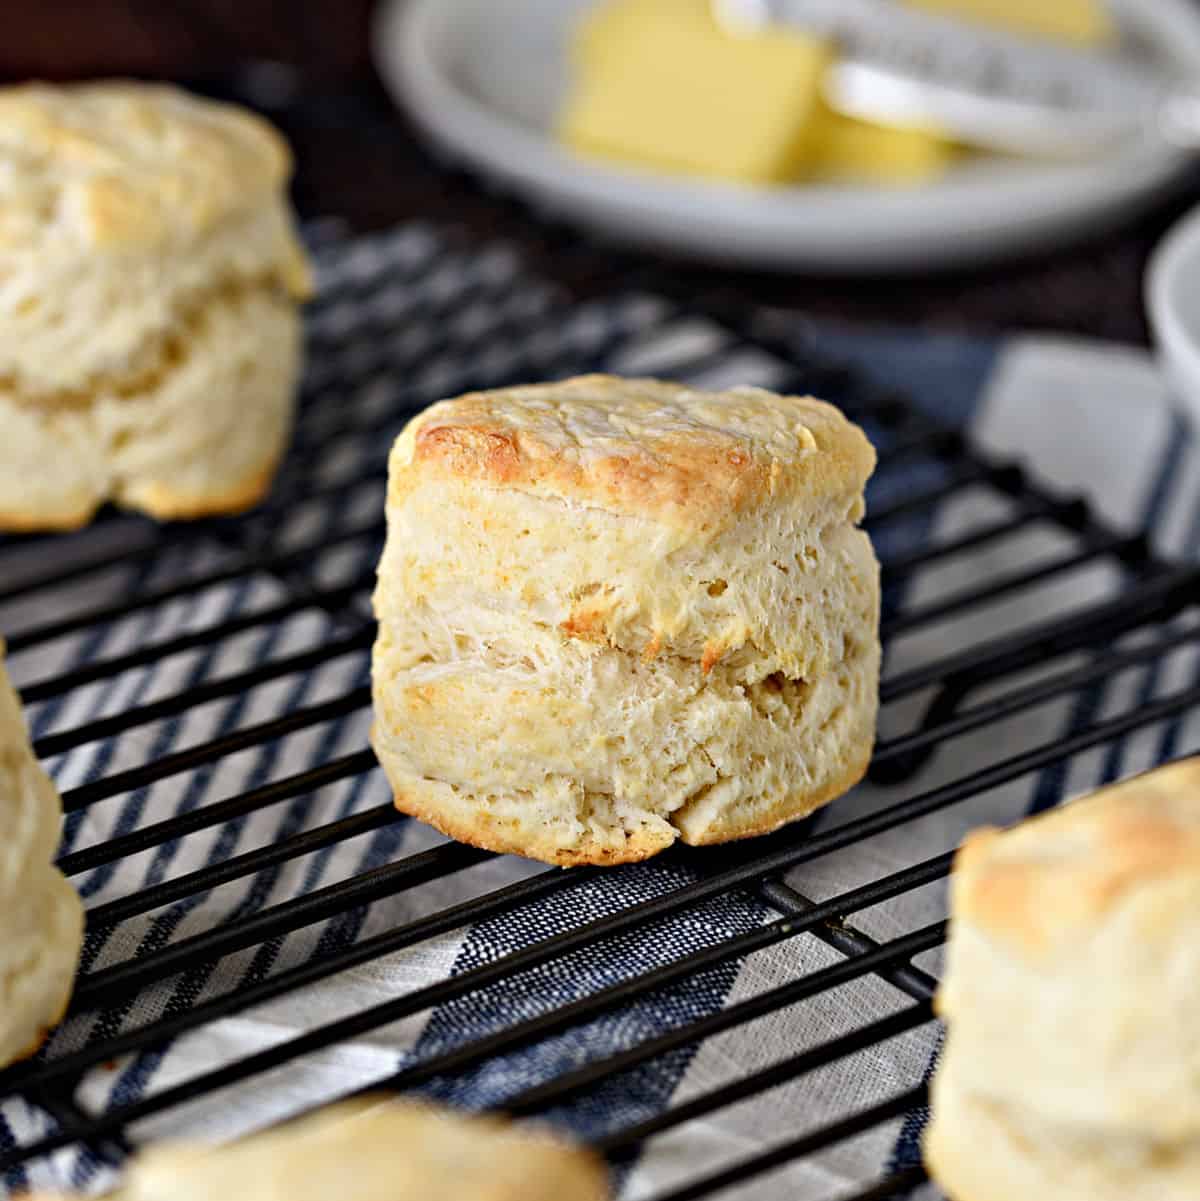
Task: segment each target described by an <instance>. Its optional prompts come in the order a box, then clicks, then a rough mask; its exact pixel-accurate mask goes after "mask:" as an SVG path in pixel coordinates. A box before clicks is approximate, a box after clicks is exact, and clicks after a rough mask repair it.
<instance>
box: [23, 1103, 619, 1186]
mask: <svg viewBox="0 0 1200 1201" xmlns="http://www.w3.org/2000/svg"><path fill="white" fill-rule="evenodd" d="M609 1195H610V1194H609V1190H608V1181H607V1172H606V1171H605V1168H604V1165H603V1164H602V1163H601V1162H600V1160H599V1159H598V1158H596V1157H595V1156H594V1155H592V1154H591V1153H590V1152H588V1151H585V1150H582V1149H580V1148H576V1147H572V1146H570V1145H568V1144H567V1143H564V1142H561V1141H559V1140H557V1139H554V1138H551V1137H550V1136H548V1135H544V1134H541V1133H537V1132H530V1131H528V1130H520V1129H518V1128H516V1127H513V1126H510V1125H509V1124H508V1123H506V1122H503V1121H501V1120H499V1119H496V1118H480V1117H465V1116H461V1115H458V1114H452V1113H450V1112H449V1111H448V1110H438V1109H433V1108H431V1107H428V1106H424V1105H412V1104H405V1103H399V1102H395V1101H376V1102H368V1101H364V1102H353V1103H349V1102H348V1103H345V1104H342V1105H336V1106H333V1107H331V1108H329V1109H327V1110H324V1111H322V1112H320V1113H318V1114H316V1115H314V1116H312V1117H309V1118H305V1119H302V1120H300V1121H296V1122H292V1123H290V1124H288V1125H286V1126H283V1127H280V1128H279V1129H277V1130H273V1131H269V1132H267V1133H265V1134H259V1135H255V1136H253V1137H251V1138H248V1139H245V1140H243V1141H241V1142H238V1143H232V1144H229V1145H228V1146H224V1147H205V1146H198V1145H186V1144H179V1145H172V1144H164V1145H162V1146H159V1147H154V1148H151V1149H150V1150H147V1151H143V1152H142V1153H141V1154H139V1155H138V1156H137V1157H136V1158H135V1159H134V1160H133V1161H132V1163H131V1165H130V1167H129V1169H128V1171H127V1172H126V1176H125V1180H124V1181H123V1183H122V1185H121V1187H120V1188H118V1189H117V1190H116V1191H115V1192H114V1193H112V1194H111V1196H112V1198H113V1199H114V1201H214V1198H220V1199H221V1201H332V1199H336V1201H607V1198H608V1197H609ZM31 1201H32V1199H31ZM42 1201H51V1198H50V1197H48V1196H45V1195H43V1197H42Z"/></svg>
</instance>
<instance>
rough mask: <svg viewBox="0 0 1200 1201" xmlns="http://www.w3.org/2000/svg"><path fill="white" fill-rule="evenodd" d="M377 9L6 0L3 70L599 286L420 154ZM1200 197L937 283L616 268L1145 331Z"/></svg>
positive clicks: (337, 210)
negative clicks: (257, 147)
mask: <svg viewBox="0 0 1200 1201" xmlns="http://www.w3.org/2000/svg"><path fill="white" fill-rule="evenodd" d="M444 2H445V3H454V0H444ZM496 2H497V3H503V2H504V0H496ZM1047 2H1048V3H1052V2H1053V0H1047ZM372 8H373V4H372V3H371V0H297V2H295V3H287V2H284V0H185V2H182V3H180V2H173V0H167V2H161V0H41V2H38V3H31V2H26V0H0V78H2V79H4V80H7V81H15V80H21V79H26V78H30V77H40V78H48V79H72V78H83V77H88V76H95V75H113V74H126V75H136V76H143V77H150V78H167V79H174V80H178V81H181V82H185V83H187V84H189V85H190V86H193V87H198V88H201V89H203V90H206V91H210V92H213V93H215V94H219V95H225V96H227V97H230V98H236V99H241V100H244V101H249V102H251V103H254V104H256V105H257V106H258V107H261V108H263V109H264V110H265V111H267V112H268V114H269V115H270V116H272V117H273V118H274V119H275V120H276V121H277V122H278V123H279V124H280V125H281V126H282V127H283V128H284V130H285V132H286V133H287V134H288V136H289V138H290V139H291V141H292V144H293V146H294V148H295V151H296V156H297V179H296V188H295V195H296V202H297V205H298V207H299V208H300V211H301V213H302V214H303V215H305V216H315V215H325V214H333V215H339V216H343V217H345V218H347V219H348V220H349V221H350V222H351V223H352V224H353V225H354V226H356V227H357V228H360V229H369V228H377V227H380V226H383V225H387V224H390V223H392V222H397V221H402V220H405V219H406V218H411V217H426V218H434V219H436V220H439V221H448V222H452V223H455V224H458V225H461V226H463V227H464V228H465V229H466V230H468V231H470V232H471V233H477V234H483V235H488V234H495V233H500V234H503V235H505V236H508V237H516V238H518V239H519V240H521V241H522V242H524V243H525V244H526V247H527V250H528V252H529V253H530V254H531V255H532V256H533V257H534V258H535V259H537V260H538V261H539V263H540V265H541V267H542V269H543V270H544V271H546V272H548V273H549V274H551V275H554V276H557V277H558V278H560V279H561V280H562V281H563V282H565V283H567V284H569V285H570V286H571V287H572V288H573V290H575V291H589V290H595V289H597V288H603V287H605V286H607V284H608V283H610V282H611V281H612V272H611V270H610V271H609V273H608V274H607V275H606V274H605V273H604V272H600V273H598V274H597V273H596V272H588V271H586V270H581V269H580V268H579V267H578V266H577V265H575V266H571V265H566V263H565V261H564V260H563V258H562V257H561V256H560V255H558V254H557V253H556V252H555V250H554V248H553V245H554V244H553V241H552V240H551V245H550V246H549V248H548V246H547V239H546V238H544V237H543V236H542V233H541V231H540V230H538V229H537V227H536V226H535V225H534V223H533V222H532V221H531V220H530V219H529V218H527V217H524V216H523V215H522V214H521V213H520V212H519V211H517V210H515V209H514V208H513V206H511V205H508V204H505V203H504V202H502V201H501V200H500V199H499V198H497V197H495V196H489V195H488V194H487V193H486V192H485V191H484V190H483V189H482V188H480V187H479V186H477V185H476V184H474V183H473V182H472V181H471V180H469V179H467V178H465V177H463V176H461V175H455V174H452V173H449V172H446V171H444V170H442V169H441V168H439V167H438V166H437V165H436V164H434V163H433V162H432V161H431V160H430V159H429V158H428V156H427V155H426V154H425V152H424V151H423V149H422V148H421V147H420V144H419V143H418V142H417V140H416V139H415V137H414V135H413V133H412V130H411V129H410V128H409V126H408V125H407V123H406V122H405V121H404V119H403V118H402V117H401V116H400V115H399V114H397V113H396V112H395V111H394V110H393V109H392V108H391V106H390V104H389V103H388V101H387V98H386V97H385V96H384V94H383V91H382V89H381V88H380V86H379V84H378V81H377V79H376V78H375V75H374V72H373V70H372V67H371V63H370V55H369V49H368V41H369V27H370V17H371V10H372ZM1197 201H1200V168H1198V169H1197V171H1196V172H1194V173H1193V174H1192V176H1191V177H1190V178H1189V179H1188V180H1187V181H1185V183H1184V185H1183V186H1182V187H1181V188H1180V189H1179V190H1178V191H1177V192H1176V193H1175V194H1174V195H1172V196H1171V197H1169V198H1167V199H1165V200H1163V201H1162V202H1160V203H1159V204H1157V205H1156V207H1155V208H1154V209H1153V210H1152V211H1151V212H1150V213H1149V214H1148V215H1147V216H1145V217H1143V218H1141V219H1139V220H1137V221H1135V222H1134V223H1132V224H1130V225H1127V226H1125V227H1124V228H1123V229H1122V230H1120V231H1119V232H1117V233H1112V234H1108V235H1106V236H1104V237H1102V238H1098V239H1093V240H1091V241H1090V242H1085V243H1083V244H1080V245H1077V246H1074V247H1071V248H1068V249H1064V250H1062V251H1059V252H1056V253H1053V254H1045V253H1042V254H1039V255H1038V256H1036V257H1035V258H1031V259H1029V260H1026V261H1024V262H1020V263H1016V264H1011V265H1008V266H1004V267H992V268H988V269H985V270H977V271H971V272H967V273H956V274H953V275H941V276H939V277H936V278H932V279H931V278H922V279H915V278H914V279H907V280H904V281H902V282H897V281H895V280H873V279H868V280H863V279H858V280H853V281H837V280H827V279H806V278H804V277H801V276H787V277H779V276H763V275H755V274H747V273H738V272H729V271H716V270H710V269H705V268H700V267H695V266H689V265H687V264H683V263H678V262H672V263H665V264H664V263H661V262H660V261H656V260H649V259H643V260H634V261H633V263H632V264H628V263H622V264H621V265H620V269H621V270H624V269H626V268H627V267H628V266H630V265H632V266H633V267H635V268H636V267H638V266H647V265H658V266H665V267H666V269H667V270H668V271H669V272H670V274H671V277H672V281H673V283H674V284H675V285H676V286H678V287H681V288H685V289H688V290H691V291H697V292H701V291H702V292H710V291H711V292H716V293H719V294H720V295H721V297H722V298H723V299H725V300H727V301H728V300H732V301H734V302H737V303H755V304H762V303H768V304H775V305H783V306H787V307H790V308H797V309H802V310H805V311H807V312H810V313H814V314H818V315H821V314H823V315H832V316H837V317H841V318H846V319H850V320H855V321H871V322H894V323H905V324H911V323H914V322H917V323H920V324H922V325H925V326H929V327H933V328H939V329H946V330H970V331H974V332H989V331H995V330H1013V329H1042V330H1057V331H1065V332H1075V333H1083V334H1091V335H1094V336H1099V337H1106V338H1116V339H1121V340H1125V341H1132V342H1144V341H1145V340H1146V328H1145V320H1144V310H1143V304H1142V294H1141V289H1142V283H1141V281H1142V273H1143V269H1144V266H1145V262H1146V258H1147V255H1148V253H1149V252H1150V250H1151V249H1152V248H1153V246H1154V244H1155V243H1156V242H1157V241H1158V239H1159V238H1160V237H1161V236H1162V233H1163V232H1164V231H1165V229H1166V228H1167V227H1168V226H1169V225H1170V224H1171V222H1172V221H1173V220H1175V219H1176V218H1177V217H1178V216H1179V215H1180V214H1181V213H1183V212H1184V211H1185V210H1186V209H1188V208H1189V207H1191V206H1192V205H1193V204H1195V203H1197ZM609 266H610V268H611V267H612V260H611V259H610V260H609Z"/></svg>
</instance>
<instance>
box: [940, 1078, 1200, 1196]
mask: <svg viewBox="0 0 1200 1201" xmlns="http://www.w3.org/2000/svg"><path fill="white" fill-rule="evenodd" d="M943 1070H944V1069H943ZM933 1101H934V1108H933V1118H932V1119H931V1121H930V1124H929V1126H928V1127H927V1129H926V1131H925V1136H924V1139H923V1140H922V1147H921V1150H922V1157H923V1159H924V1162H925V1167H926V1168H927V1170H928V1171H929V1175H930V1177H931V1178H932V1179H933V1180H934V1181H935V1182H936V1183H937V1184H938V1186H939V1187H940V1188H941V1189H942V1190H943V1191H944V1192H945V1194H946V1196H947V1197H949V1198H950V1199H951V1201H1014V1198H1031V1199H1033V1198H1043V1197H1044V1198H1053V1199H1054V1201H1130V1198H1136V1197H1147V1198H1148V1197H1153V1198H1154V1201H1194V1198H1195V1197H1196V1196H1198V1195H1200V1150H1198V1149H1197V1148H1196V1147H1195V1144H1188V1143H1183V1144H1155V1143H1152V1142H1150V1141H1149V1140H1147V1139H1139V1138H1137V1137H1135V1136H1134V1135H1132V1134H1131V1133H1129V1132H1126V1131H1123V1130H1119V1129H1112V1130H1099V1129H1096V1130H1091V1131H1088V1130H1086V1129H1084V1128H1080V1127H1068V1126H1066V1125H1062V1124H1056V1123H1049V1122H1047V1121H1046V1120H1045V1119H1044V1118H1043V1117H1040V1116H1039V1117H1033V1116H1030V1117H1029V1118H1028V1119H1024V1118H1023V1117H1022V1115H1021V1114H1019V1113H1017V1112H1015V1111H1012V1110H1007V1111H1006V1110H1005V1108H1004V1107H1002V1106H1001V1105H999V1104H996V1103H993V1102H989V1101H983V1100H981V1099H980V1098H978V1097H977V1096H974V1095H972V1094H970V1093H968V1092H966V1091H964V1090H963V1089H961V1088H960V1087H959V1086H958V1085H957V1084H955V1083H947V1082H945V1081H940V1082H939V1081H935V1084H934V1092H933Z"/></svg>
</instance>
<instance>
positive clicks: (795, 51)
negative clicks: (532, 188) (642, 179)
mask: <svg viewBox="0 0 1200 1201" xmlns="http://www.w3.org/2000/svg"><path fill="white" fill-rule="evenodd" d="M594 20H595V22H596V23H592V24H587V23H585V25H584V26H583V28H582V30H581V38H580V44H579V45H578V46H577V48H576V61H577V65H578V67H579V69H578V70H577V79H576V81H575V86H574V89H573V92H572V94H571V96H570V97H569V99H568V102H567V104H566V107H565V109H564V112H563V114H562V117H561V122H560V126H559V135H560V137H561V138H562V139H563V141H564V142H565V143H566V144H567V145H569V146H570V147H572V148H573V149H574V150H576V151H578V152H579V153H581V154H584V155H591V156H600V157H603V158H609V159H615V160H619V161H622V162H628V163H637V164H641V165H644V166H648V167H655V168H659V169H662V170H666V171H674V172H679V173H685V174H693V175H705V176H714V177H718V178H723V179H728V180H734V181H737V182H740V183H747V184H771V183H784V182H788V181H790V180H793V179H795V178H796V177H797V176H798V175H800V174H802V173H803V172H804V171H805V170H806V168H807V167H808V166H809V165H810V163H811V160H812V155H813V137H812V133H813V129H814V127H815V122H814V118H815V116H816V114H817V113H818V111H819V106H820V89H821V82H822V78H823V76H824V73H825V70H826V68H827V67H828V65H829V62H830V52H829V49H828V48H827V47H826V46H825V44H824V43H822V42H820V41H818V40H816V39H813V38H809V37H806V36H804V35H802V34H799V33H795V32H792V31H787V30H772V31H770V32H767V33H763V34H755V35H753V36H747V37H735V36H731V35H729V34H727V33H725V32H723V31H722V30H720V29H719V28H718V27H717V26H716V25H715V23H714V22H712V21H711V19H709V18H708V17H707V5H705V4H696V3H690V4H689V3H688V0H657V2H656V0H642V2H640V3H638V2H636V0H633V2H629V0H623V2H620V3H617V4H615V5H612V6H611V7H610V8H609V11H604V10H602V11H601V13H600V14H599V16H598V17H597V18H595V19H594Z"/></svg>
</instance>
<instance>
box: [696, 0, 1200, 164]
mask: <svg viewBox="0 0 1200 1201" xmlns="http://www.w3.org/2000/svg"><path fill="white" fill-rule="evenodd" d="M1053 2H1054V0H1047V3H1053ZM711 3H712V8H713V12H714V15H715V16H716V18H717V20H718V22H719V23H720V24H721V25H722V27H724V28H725V29H728V30H729V31H730V32H731V33H734V34H746V33H753V32H756V31H759V30H762V29H764V28H767V27H769V26H771V25H774V24H781V25H792V26H796V27H798V28H803V29H805V30H806V31H809V32H812V33H814V34H817V35H819V36H821V37H826V38H829V39H831V40H832V41H833V42H834V43H835V44H836V45H837V47H838V49H839V52H840V56H839V60H838V63H837V65H836V66H835V67H834V68H833V69H832V70H831V71H830V72H829V75H828V78H827V80H826V85H825V89H826V100H827V101H828V103H829V104H830V106H831V107H832V108H834V109H835V110H836V111H838V112H841V113H844V114H845V115H847V116H851V117H858V118H859V119H861V120H867V121H873V122H875V123H878V124H884V125H899V126H909V127H913V126H915V127H925V128H931V129H935V130H937V131H939V132H940V133H942V134H944V135H946V136H948V137H951V138H953V139H955V140H957V141H960V142H962V143H964V144H966V145H971V146H976V147H979V148H981V149H986V150H993V151H999V152H1001V153H1005V154H1020V155H1027V156H1031V157H1038V158H1051V159H1085V158H1093V157H1096V156H1099V155H1103V154H1108V153H1112V152H1113V151H1114V150H1117V149H1120V148H1121V147H1122V146H1124V145H1127V144H1129V143H1131V142H1135V141H1137V140H1139V139H1142V140H1145V139H1154V140H1156V141H1158V142H1164V141H1165V142H1167V143H1169V144H1174V145H1178V146H1180V147H1186V148H1188V149H1200V88H1197V87H1193V86H1191V85H1189V83H1188V81H1186V80H1180V79H1178V78H1177V77H1176V76H1175V75H1173V74H1172V73H1171V72H1170V70H1169V69H1168V68H1166V67H1164V66H1161V65H1159V64H1157V63H1155V64H1150V63H1147V62H1146V61H1144V60H1143V59H1139V58H1137V57H1135V56H1133V55H1132V54H1129V53H1124V52H1122V53H1100V52H1085V51H1081V50H1074V49H1070V48H1067V47H1065V46H1063V47H1060V46H1055V45H1048V44H1041V43H1035V42H1031V41H1028V40H1025V39H1022V38H1019V37H1015V36H1009V35H1006V34H1003V33H999V32H993V31H991V30H987V29H982V28H976V27H973V26H970V25H968V24H966V23H964V22H958V21H954V20H952V19H947V18H944V17H938V16H934V15H932V14H928V13H924V12H918V11H915V10H912V9H907V8H904V7H902V6H901V5H899V4H895V3H890V2H888V0H711Z"/></svg>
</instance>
